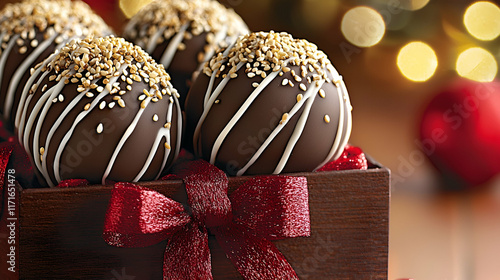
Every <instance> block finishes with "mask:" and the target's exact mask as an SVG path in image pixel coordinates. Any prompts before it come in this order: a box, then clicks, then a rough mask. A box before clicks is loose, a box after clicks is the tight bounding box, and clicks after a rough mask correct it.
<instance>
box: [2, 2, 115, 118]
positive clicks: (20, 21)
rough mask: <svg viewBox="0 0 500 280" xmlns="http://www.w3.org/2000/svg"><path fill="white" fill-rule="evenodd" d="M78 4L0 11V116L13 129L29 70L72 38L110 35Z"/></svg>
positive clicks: (26, 5) (36, 4)
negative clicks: (1, 115)
mask: <svg viewBox="0 0 500 280" xmlns="http://www.w3.org/2000/svg"><path fill="white" fill-rule="evenodd" d="M111 33H112V31H111V29H110V28H109V27H108V26H107V25H106V24H105V23H104V21H103V20H102V19H101V18H100V17H99V16H97V15H96V14H95V13H94V12H93V11H92V9H90V7H89V6H88V5H87V4H85V3H84V2H82V1H80V0H76V1H70V0H25V1H23V2H19V3H15V4H7V5H6V6H5V8H4V9H3V10H2V11H0V112H1V113H2V114H3V117H4V119H5V120H6V121H7V124H8V125H9V126H13V122H14V118H15V116H16V113H17V107H18V102H19V97H20V95H21V92H22V90H23V87H24V84H26V81H27V80H28V77H29V75H30V72H29V70H30V68H32V67H34V66H35V65H36V64H38V63H40V62H41V61H43V60H44V59H45V58H47V57H48V56H49V55H50V54H52V53H53V52H54V51H55V50H56V49H59V48H61V47H62V46H64V45H65V44H66V43H67V42H68V41H69V40H71V39H72V38H84V37H86V36H88V35H91V34H95V35H96V36H103V35H109V34H111Z"/></svg>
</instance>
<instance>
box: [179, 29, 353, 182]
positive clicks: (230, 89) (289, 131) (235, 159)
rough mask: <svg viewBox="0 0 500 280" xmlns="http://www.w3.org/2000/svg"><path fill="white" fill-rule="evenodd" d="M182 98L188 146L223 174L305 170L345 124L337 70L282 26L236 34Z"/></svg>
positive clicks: (332, 147)
mask: <svg viewBox="0 0 500 280" xmlns="http://www.w3.org/2000/svg"><path fill="white" fill-rule="evenodd" d="M203 73H204V74H200V76H199V77H198V78H197V79H196V81H195V82H194V84H193V86H192V87H191V90H190V91H189V95H188V97H187V100H186V116H187V120H188V131H189V133H188V135H192V139H193V145H194V152H195V154H196V155H197V156H200V157H203V158H204V159H206V160H208V161H209V162H210V163H212V164H215V165H216V166H218V167H219V168H221V169H223V170H225V171H226V172H228V173H229V174H231V175H244V174H250V175H253V174H279V173H289V172H309V171H313V170H316V169H318V168H320V167H321V166H323V165H324V164H325V163H327V162H328V161H330V160H334V159H336V158H338V157H339V156H340V155H341V153H342V151H343V148H344V146H345V145H346V144H347V141H348V139H349V136H350V132H351V120H352V118H351V109H352V108H351V105H350V101H349V96H348V93H347V89H346V87H345V84H344V82H343V80H342V77H341V76H340V75H339V74H338V72H337V71H336V70H335V68H334V67H333V65H332V64H331V62H330V60H329V59H328V58H327V56H326V55H325V53H324V52H322V51H320V50H318V48H317V46H316V45H314V44H312V43H310V42H307V41H306V40H298V39H294V38H293V37H292V36H291V35H289V34H287V33H276V32H259V33H252V34H249V35H246V36H242V37H240V39H238V40H237V41H236V43H235V44H234V45H233V46H231V47H229V48H227V49H226V50H224V51H221V52H218V53H217V54H216V55H215V56H214V57H213V58H212V59H211V60H210V61H209V62H207V63H206V64H205V66H204V68H203Z"/></svg>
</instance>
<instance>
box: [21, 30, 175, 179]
mask: <svg viewBox="0 0 500 280" xmlns="http://www.w3.org/2000/svg"><path fill="white" fill-rule="evenodd" d="M33 72H34V73H33V75H32V76H31V77H30V79H29V81H28V85H27V88H28V89H29V90H28V91H25V92H23V94H22V96H21V104H22V105H24V106H20V109H19V110H20V112H21V114H20V118H19V120H18V123H19V127H18V131H19V139H20V141H21V142H22V143H21V144H22V145H23V146H24V147H25V149H26V150H27V151H28V154H29V155H30V157H31V158H32V161H33V164H34V165H35V166H36V168H37V169H38V171H39V172H40V174H41V175H42V176H43V178H44V179H45V180H46V181H47V182H48V184H49V185H51V186H53V185H56V184H57V183H58V182H60V181H61V180H64V179H77V178H78V179H80V178H83V179H87V180H89V181H90V182H91V183H105V181H106V180H107V179H109V180H112V181H133V182H135V181H144V180H153V179H156V178H158V177H159V176H160V174H161V173H162V171H164V170H165V169H166V168H168V167H169V166H170V165H171V163H172V162H173V161H174V159H175V158H176V156H177V155H178V153H179V149H180V138H181V129H182V115H181V110H180V105H179V101H178V93H177V91H176V90H175V89H174V88H173V87H172V85H171V84H170V82H169V80H170V77H169V75H168V74H167V73H166V72H165V69H164V68H163V66H162V65H158V64H157V63H156V62H155V61H154V60H153V59H152V58H151V57H150V56H149V55H148V54H147V53H146V52H144V51H143V50H142V49H141V48H140V47H139V46H135V45H133V44H132V43H129V42H127V41H125V40H124V39H121V38H115V37H104V38H96V39H94V38H87V39H85V40H74V41H72V42H70V43H69V44H67V45H66V46H65V47H63V48H62V50H61V52H60V53H58V54H57V55H56V56H55V57H54V58H53V59H51V60H47V61H45V62H44V63H43V64H42V65H40V66H39V67H38V68H36V69H34V70H33Z"/></svg>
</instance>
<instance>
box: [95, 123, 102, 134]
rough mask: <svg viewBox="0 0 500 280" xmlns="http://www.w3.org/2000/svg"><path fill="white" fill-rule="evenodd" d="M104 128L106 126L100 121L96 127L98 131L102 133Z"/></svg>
mask: <svg viewBox="0 0 500 280" xmlns="http://www.w3.org/2000/svg"><path fill="white" fill-rule="evenodd" d="M103 130H104V126H103V125H102V123H99V125H98V126H97V128H96V131H97V133H98V134H101V133H102V132H103Z"/></svg>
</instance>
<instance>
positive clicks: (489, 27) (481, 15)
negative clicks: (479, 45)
mask: <svg viewBox="0 0 500 280" xmlns="http://www.w3.org/2000/svg"><path fill="white" fill-rule="evenodd" d="M464 25H465V28H467V31H469V33H470V34H471V35H472V36H474V37H476V38H477V39H479V40H483V41H491V40H493V39H495V38H496V37H498V35H499V34H500V8H498V6H497V5H495V4H493V3H491V2H488V1H479V2H476V3H474V4H472V5H470V6H469V7H468V8H467V10H466V11H465V14H464Z"/></svg>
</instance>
